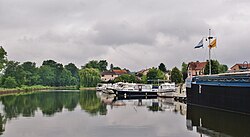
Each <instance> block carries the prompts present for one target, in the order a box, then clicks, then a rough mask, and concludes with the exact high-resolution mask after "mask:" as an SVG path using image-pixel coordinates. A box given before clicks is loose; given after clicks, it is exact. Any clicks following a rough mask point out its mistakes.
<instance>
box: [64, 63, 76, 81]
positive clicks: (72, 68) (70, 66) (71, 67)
mask: <svg viewBox="0 0 250 137" xmlns="http://www.w3.org/2000/svg"><path fill="white" fill-rule="evenodd" d="M65 69H67V70H68V71H70V72H71V76H72V77H71V80H70V85H79V82H80V77H79V73H78V71H79V69H78V68H77V67H76V65H75V64H73V63H69V64H68V65H66V66H65Z"/></svg>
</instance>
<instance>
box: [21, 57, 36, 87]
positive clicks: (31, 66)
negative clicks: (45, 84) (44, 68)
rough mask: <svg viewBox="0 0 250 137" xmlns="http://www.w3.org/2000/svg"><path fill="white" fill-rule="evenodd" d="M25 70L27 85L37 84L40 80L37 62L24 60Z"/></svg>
mask: <svg viewBox="0 0 250 137" xmlns="http://www.w3.org/2000/svg"><path fill="white" fill-rule="evenodd" d="M21 66H22V67H23V70H24V72H25V82H24V84H25V85H29V86H31V85H35V84H37V81H38V80H39V78H40V77H39V75H38V68H37V67H36V63H34V62H29V61H27V62H24V63H23V64H22V65H21Z"/></svg>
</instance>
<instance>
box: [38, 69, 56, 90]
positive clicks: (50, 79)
mask: <svg viewBox="0 0 250 137" xmlns="http://www.w3.org/2000/svg"><path fill="white" fill-rule="evenodd" d="M39 75H40V84H42V85H45V86H54V85H55V83H56V82H55V79H56V74H55V72H54V70H53V68H52V67H50V66H47V65H43V66H41V67H40V69H39Z"/></svg>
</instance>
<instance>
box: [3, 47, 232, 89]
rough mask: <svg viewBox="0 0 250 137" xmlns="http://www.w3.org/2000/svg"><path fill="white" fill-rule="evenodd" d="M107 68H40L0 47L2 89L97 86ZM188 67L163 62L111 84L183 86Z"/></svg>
mask: <svg viewBox="0 0 250 137" xmlns="http://www.w3.org/2000/svg"><path fill="white" fill-rule="evenodd" d="M107 68H108V62H107V61H106V60H99V61H98V60H91V61H89V62H88V63H86V64H85V65H84V66H82V67H81V68H80V69H79V68H77V66H76V65H75V64H74V63H69V64H67V65H63V64H61V63H58V62H56V61H54V60H45V61H43V63H42V65H41V66H40V67H37V66H36V63H35V62H30V61H27V62H23V63H20V62H16V61H11V60H10V61H9V60H8V59H7V52H6V51H5V50H4V48H3V47H0V72H1V75H0V87H2V88H16V87H22V86H23V85H26V86H33V85H43V86H55V87H58V86H77V87H78V88H79V87H95V86H96V85H97V83H99V82H101V73H102V72H103V71H107V70H108V69H107ZM187 68H188V64H186V63H185V62H183V63H182V66H181V70H179V69H178V68H177V67H174V68H173V69H171V70H168V69H167V68H166V66H165V64H164V63H160V64H159V66H158V67H157V68H155V67H153V68H150V69H149V70H148V72H147V74H145V75H143V74H136V73H132V72H130V71H129V70H128V69H126V68H124V69H125V70H126V71H127V72H129V73H128V74H124V75H121V76H119V77H117V78H116V79H115V80H114V81H109V82H120V81H122V82H134V83H149V81H156V80H168V79H169V80H170V81H171V82H175V83H182V82H184V80H185V79H186V77H187ZM115 69H121V68H120V67H118V66H114V65H113V64H110V68H109V71H112V70H115ZM227 69H228V68H227V66H226V65H223V64H220V63H219V62H218V61H217V60H212V74H218V73H223V72H226V71H227ZM205 74H208V63H207V65H206V67H205ZM167 76H169V78H167Z"/></svg>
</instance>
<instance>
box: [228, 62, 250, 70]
mask: <svg viewBox="0 0 250 137" xmlns="http://www.w3.org/2000/svg"><path fill="white" fill-rule="evenodd" d="M235 66H239V68H240V69H242V68H244V67H247V69H250V64H239V63H238V64H235V65H233V66H232V67H231V69H232V68H233V67H235Z"/></svg>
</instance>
